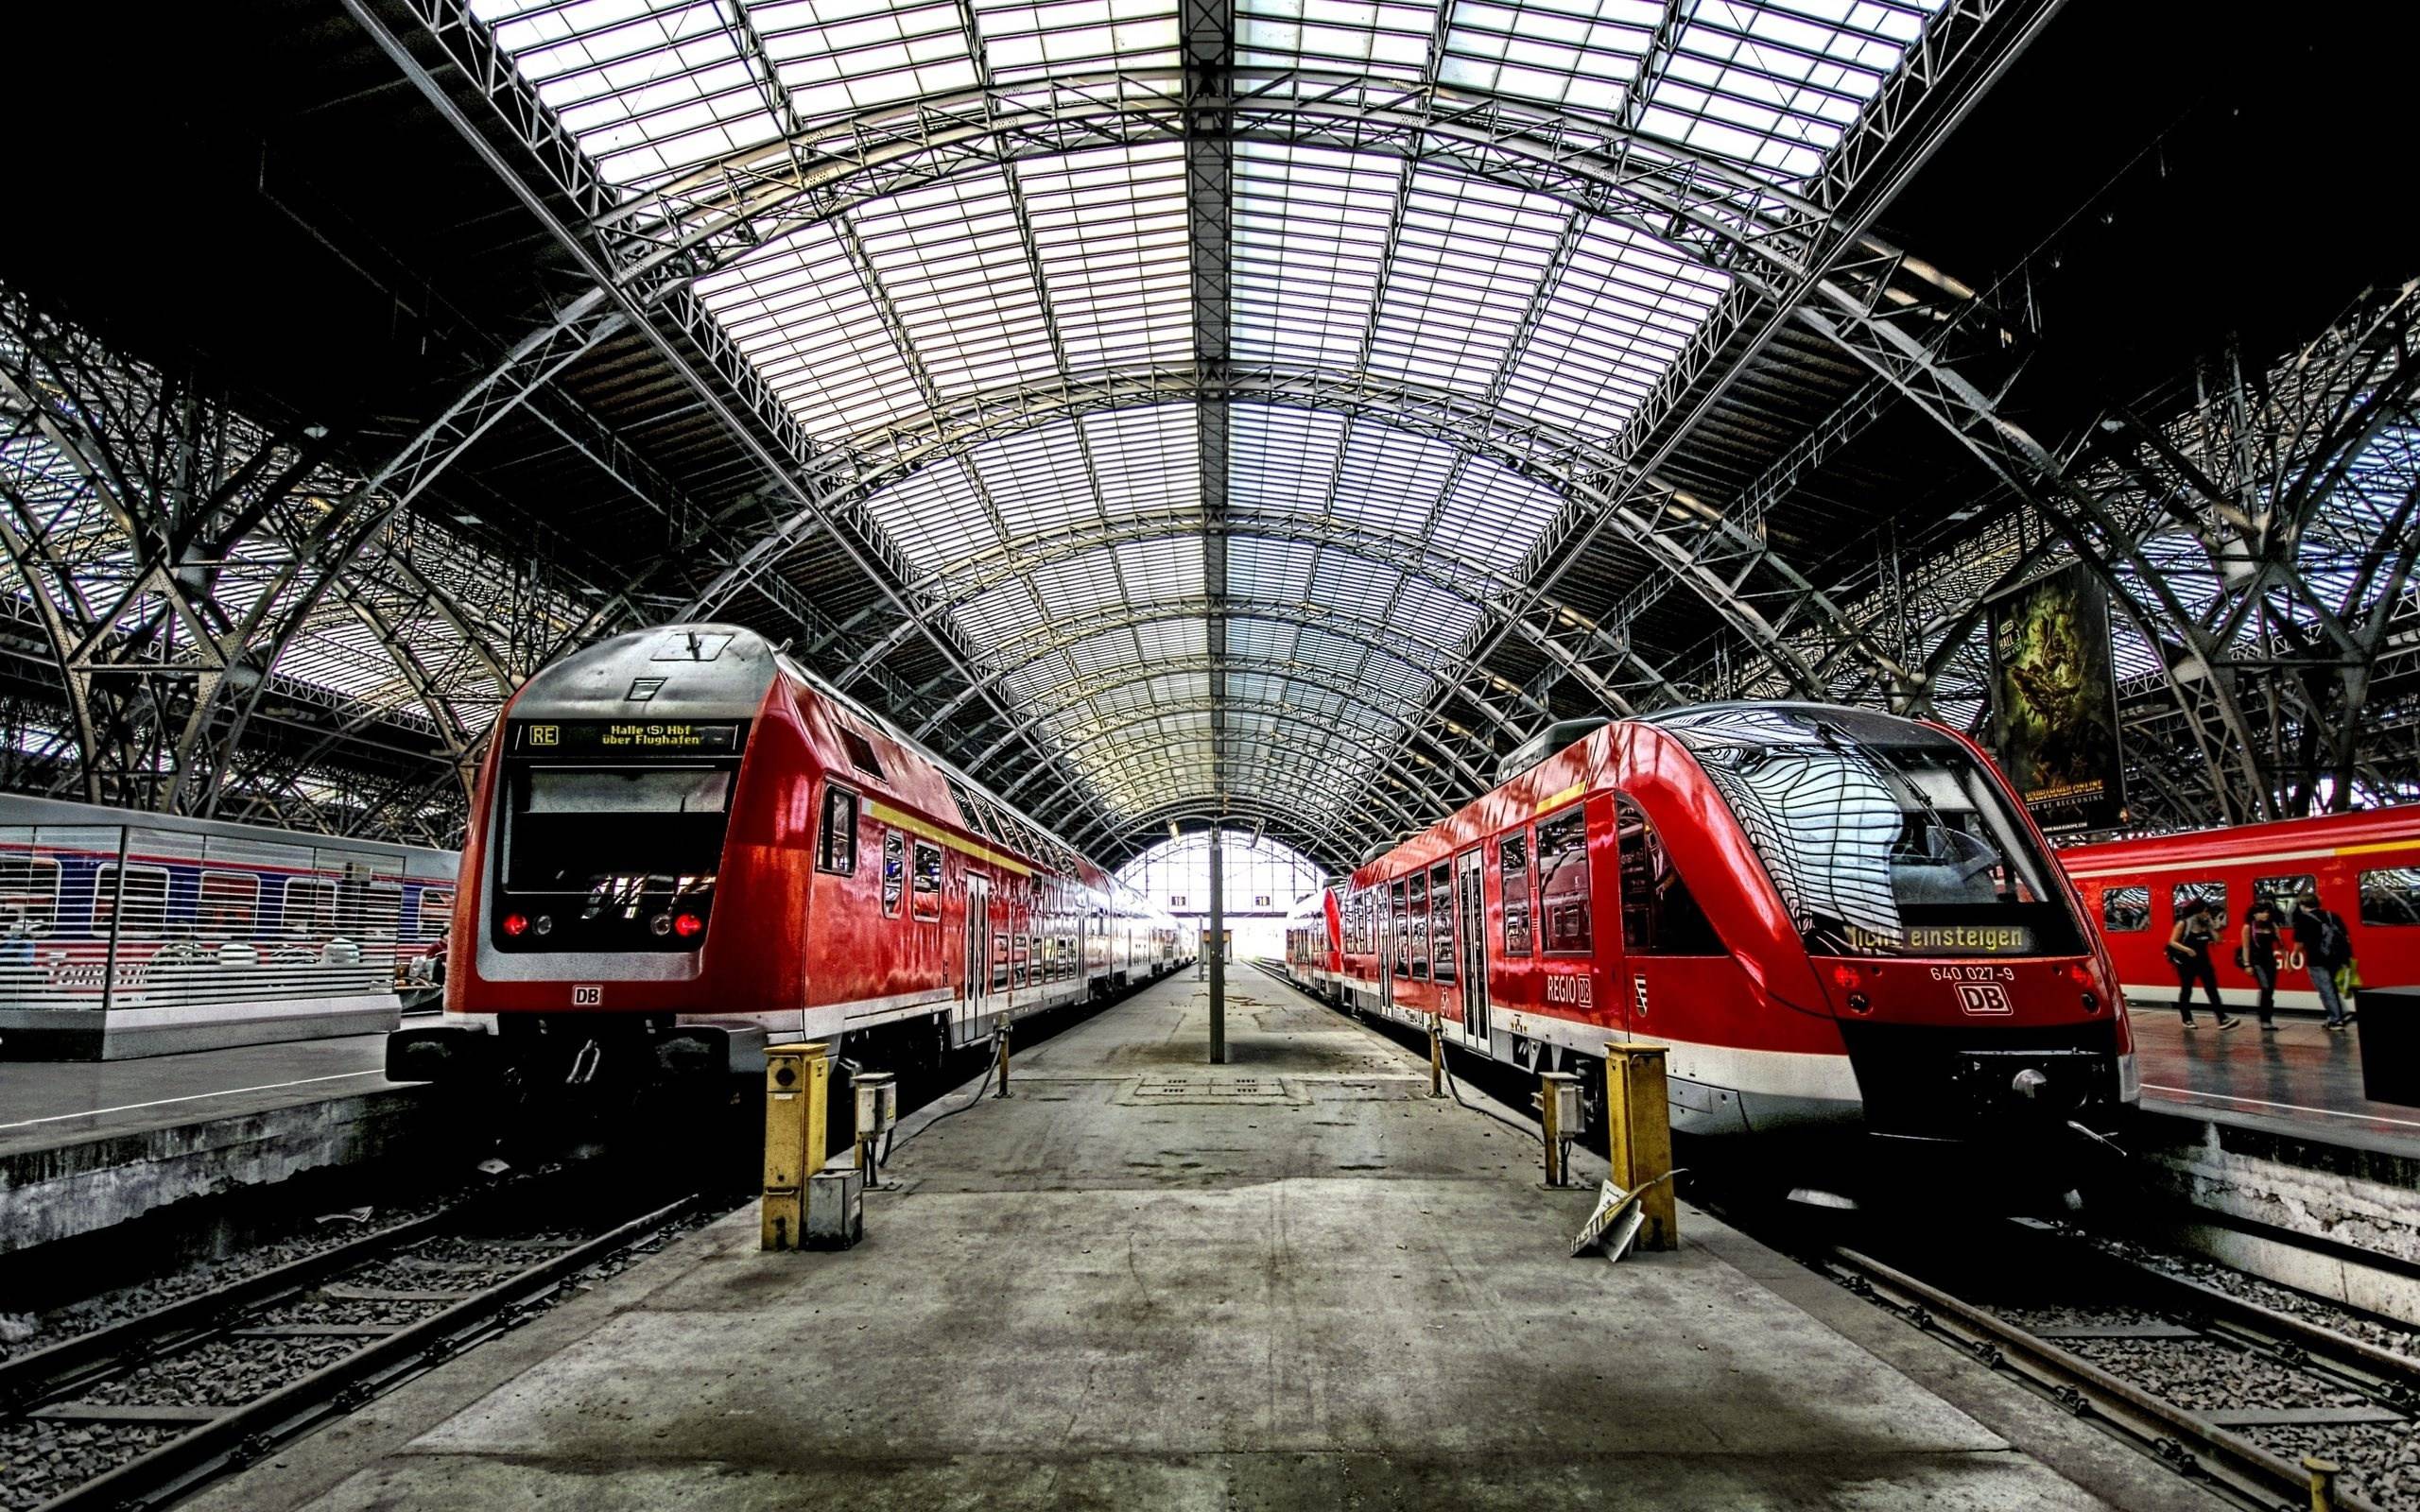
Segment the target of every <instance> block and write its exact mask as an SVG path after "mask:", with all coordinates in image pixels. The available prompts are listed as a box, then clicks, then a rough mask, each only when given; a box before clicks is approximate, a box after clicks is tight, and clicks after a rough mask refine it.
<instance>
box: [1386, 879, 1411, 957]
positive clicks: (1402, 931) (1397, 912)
mask: <svg viewBox="0 0 2420 1512" xmlns="http://www.w3.org/2000/svg"><path fill="white" fill-rule="evenodd" d="M1387 897H1388V900H1389V902H1390V905H1391V906H1392V908H1393V910H1394V940H1395V975H1397V976H1404V977H1408V976H1409V975H1411V918H1410V915H1409V912H1408V911H1407V909H1406V906H1405V903H1404V885H1403V884H1402V883H1400V882H1398V883H1395V884H1394V885H1392V886H1390V887H1389V888H1388V889H1387Z"/></svg>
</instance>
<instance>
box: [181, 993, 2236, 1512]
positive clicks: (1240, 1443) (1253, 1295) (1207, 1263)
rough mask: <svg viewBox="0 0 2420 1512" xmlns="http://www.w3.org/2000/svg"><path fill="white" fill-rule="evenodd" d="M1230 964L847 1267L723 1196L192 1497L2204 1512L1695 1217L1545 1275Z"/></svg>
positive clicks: (1462, 1167)
mask: <svg viewBox="0 0 2420 1512" xmlns="http://www.w3.org/2000/svg"><path fill="white" fill-rule="evenodd" d="M1238 978H1239V980H1238V982H1237V983H1236V991H1235V992H1234V995H1233V998H1232V1000H1231V1001H1232V1007H1231V1010H1230V1014H1229V1034H1230V1044H1231V1047H1232V1050H1233V1062H1232V1063H1231V1064H1230V1065H1227V1066H1225V1067H1221V1068H1212V1067H1208V1066H1205V1065H1203V1064H1202V1063H1201V1059H1202V1051H1203V1047H1204V1046H1205V1044H1206V1034H1205V1022H1206V1005H1205V1004H1204V1002H1203V1001H1202V999H1201V988H1200V986H1199V985H1198V984H1197V983H1196V982H1195V981H1194V980H1193V979H1192V978H1191V977H1190V976H1179V977H1177V978H1174V979H1171V980H1170V981H1168V982H1166V983H1162V984H1160V985H1159V986H1157V987H1154V988H1150V989H1147V990H1145V991H1144V992H1142V993H1139V994H1137V995H1136V996H1135V997H1134V998H1132V999H1130V1000H1129V1001H1128V1002H1126V1003H1124V1004H1122V1005H1118V1006H1117V1007H1115V1008H1113V1009H1111V1010H1109V1011H1108V1012H1106V1013H1104V1014H1102V1015H1101V1016H1099V1017H1098V1018H1097V1019H1095V1020H1093V1021H1091V1022H1087V1023H1085V1024H1082V1025H1080V1026H1078V1027H1076V1028H1074V1029H1072V1030H1069V1031H1068V1032H1066V1033H1065V1034H1063V1035H1062V1036H1060V1037H1059V1038H1058V1039H1056V1040H1051V1041H1049V1042H1048V1043H1047V1044H1045V1045H1043V1046H1041V1047H1039V1048H1038V1049H1034V1050H1031V1051H1029V1052H1026V1053H1022V1054H1020V1055H1019V1056H1018V1057H1017V1058H1016V1061H1015V1065H1014V1070H1013V1074H1012V1089H1013V1091H1014V1095H1013V1096H1012V1097H1011V1098H1010V1099H1008V1100H1005V1101H994V1100H989V1099H986V1100H984V1101H982V1102H980V1103H977V1104H975V1105H973V1106H972V1107H970V1108H969V1109H968V1110H967V1111H966V1112H964V1113H962V1114H959V1115H957V1116H953V1117H948V1118H946V1119H945V1120H943V1121H942V1122H939V1123H935V1122H933V1120H934V1119H935V1118H936V1117H937V1116H939V1115H941V1114H942V1113H943V1112H944V1111H945V1110H946V1109H947V1108H950V1107H953V1106H956V1101H955V1100H947V1099H945V1100H943V1101H942V1102H941V1103H938V1104H935V1105H933V1106H932V1107H931V1108H927V1109H925V1110H924V1111H923V1112H922V1113H920V1114H919V1115H918V1117H917V1118H916V1119H915V1120H912V1121H911V1122H910V1124H909V1125H908V1127H907V1128H906V1129H904V1130H903V1136H904V1139H905V1143H903V1144H902V1145H901V1147H900V1149H899V1151H898V1156H897V1159H896V1161H895V1163H894V1165H893V1167H892V1175H893V1177H895V1179H896V1181H897V1187H896V1189H895V1190H891V1191H887V1192H883V1193H880V1194H874V1195H873V1196H872V1197H871V1198H870V1200H869V1203H868V1211H867V1237H866V1240H865V1242H864V1243H863V1244H862V1245H860V1246H858V1247H856V1249H854V1250H850V1251H847V1252H845V1253H839V1254H808V1255H766V1254H761V1253H759V1252H758V1250H757V1248H756V1233H757V1218H756V1213H755V1211H754V1209H753V1208H752V1207H751V1208H749V1209H746V1210H743V1211H738V1212H735V1213H733V1214H732V1215H730V1216H729V1217H727V1218H725V1219H724V1220H722V1221H720V1222H718V1223H717V1224H715V1225H713V1226H711V1227H709V1228H707V1229H702V1230H700V1231H699V1232H697V1233H695V1234H692V1235H690V1236H688V1237H687V1238H685V1239H683V1240H682V1241H680V1242H678V1243H676V1244H675V1245H673V1246H668V1247H667V1248H666V1250H665V1251H664V1252H663V1253H662V1254H661V1255H659V1256H657V1257H656V1258H654V1259H652V1260H650V1261H648V1262H646V1263H642V1264H639V1265H637V1266H634V1267H632V1268H631V1269H630V1270H628V1271H626V1272H624V1273H623V1274H621V1275H620V1276H617V1277H615V1278H613V1279H611V1280H607V1281H604V1282H602V1283H600V1284H599V1285H598V1286H597V1287H596V1289H595V1290H594V1291H593V1292H591V1293H590V1294H589V1295H587V1296H585V1297H579V1298H577V1299H575V1300H573V1301H571V1302H569V1303H567V1304H565V1305H563V1306H562V1307H560V1308H558V1309H556V1310H555V1311H553V1312H552V1313H549V1314H546V1315H545V1316H544V1317H543V1318H541V1319H539V1320H537V1321H536V1322H533V1323H532V1324H530V1325H528V1326H527V1327H525V1328H524V1329H522V1330H520V1331H518V1332H514V1333H512V1334H510V1335H507V1336H505V1337H504V1338H502V1339H499V1340H497V1341H495V1342H493V1343H492V1344H490V1345H488V1346H486V1347H484V1348H482V1349H477V1350H474V1351H472V1352H470V1353H469V1354H466V1355H464V1356H463V1357H461V1358H460V1359H458V1360H455V1361H452V1362H449V1363H448V1364H446V1365H444V1366H441V1367H439V1368H438V1369H436V1370H434V1371H432V1372H430V1373H429V1374H428V1375H426V1376H423V1377H422V1378H421V1379H419V1380H418V1381H415V1382H413V1383H410V1384H408V1385H406V1386H405V1387H403V1388H401V1389H400V1390H398V1391H396V1392H395V1393H393V1394H391V1395H389V1396H388V1397H386V1398H383V1399H381V1400H379V1401H377V1402H375V1403H373V1404H372V1406H371V1407H370V1408H369V1409H368V1410H367V1411H365V1412H363V1413H361V1414H359V1415H356V1416H354V1417H351V1418H348V1419H346V1420H345V1421H343V1422H342V1423H341V1424H338V1425H337V1426H334V1427H331V1428H330V1429H329V1430H327V1431H325V1432H323V1433H321V1434H320V1435H316V1436H314V1437H312V1438H309V1439H306V1440H303V1441H302V1442H300V1443H298V1444H295V1445H293V1446H290V1447H289V1448H288V1449H287V1450H286V1451H285V1452H284V1453H282V1454H281V1455H279V1456H277V1457H276V1458H275V1459H273V1460H270V1461H266V1462H264V1463H262V1464H260V1465H258V1466H256V1467H254V1468H253V1469H251V1470H250V1471H248V1472H247V1473H246V1474H244V1475H243V1476H241V1477H239V1478H236V1479H234V1480H232V1481H229V1482H227V1483H224V1484H222V1485H220V1486H217V1487H216V1488H215V1489H213V1490H211V1491H209V1492H206V1493H204V1494H203V1495H202V1496H201V1497H200V1498H199V1499H197V1500H196V1501H195V1502H193V1503H189V1504H190V1505H191V1506H193V1507H196V1508H199V1509H207V1512H233V1509H238V1508H240V1509H245V1512H261V1509H269V1508H296V1507H309V1508H314V1509H327V1512H333V1509H353V1508H361V1509H368V1508H395V1507H456V1506H491V1505H508V1504H509V1505H513V1506H521V1507H538V1508H558V1507H559V1508H563V1509H565V1512H569V1509H572V1508H580V1509H594V1512H614V1509H621V1508H631V1509H638V1508H648V1509H656V1508H759V1507H762V1508H772V1507H795V1506H808V1505H814V1506H833V1507H850V1508H858V1509H864V1508H901V1509H906V1508H914V1509H916V1512H930V1509H932V1508H936V1507H974V1506H982V1507H1037V1508H1038V1507H1063V1506H1104V1507H1107V1506H1116V1507H1120V1508H1130V1507H1147V1508H1157V1507H1199V1508H1205V1509H1208V1508H1220V1509H1229V1508H1240V1507H1296V1506H1315V1507H1320V1508H1323V1509H1327V1508H1360V1507H1394V1506H1438V1507H1504V1508H1514V1507H1518V1508H1522V1509H1525V1512H1527V1509H1534V1508H1537V1507H1540V1506H1635V1507H1668V1506H1718V1507H1772V1508H1780V1507H1856V1508H1860V1509H1883V1508H1899V1507H1909V1508H1913V1507H1919V1506H1922V1507H1929V1508H1983V1507H2005V1506H2016V1505H2024V1506H2029V1507H2044V1508H2083V1507H2099V1506H2123V1507H2132V1508H2178V1509H2183V1508H2206V1507H2209V1506H2211V1505H2213V1504H2214V1503H2210V1502H2208V1501H2206V1500H2205V1499H2204V1497H2203V1496H2202V1494H2201V1493H2199V1492H2198V1491H2196V1490H2194V1489H2193V1488H2192V1487H2190V1486H2187V1484H2186V1483H2184V1482H2182V1481H2179V1480H2177V1479H2176V1478H2175V1477H2173V1476H2172V1475H2170V1474H2169V1472H2168V1471H2166V1470H2164V1469H2160V1468H2158V1467H2157V1466H2155V1465H2153V1464H2152V1462H2151V1461H2150V1460H2148V1459H2146V1458H2145V1457H2143V1456H2141V1455H2139V1454H2137V1453H2135V1452H2133V1451H2131V1450H2128V1449H2126V1448H2124V1447H2122V1446H2119V1445H2118V1444H2116V1443H2114V1442H2112V1441H2110V1440H2108V1439H2106V1438H2104V1437H2102V1436H2101V1435H2099V1434H2097V1433H2095V1432H2094V1431H2093V1430H2091V1429H2089V1428H2088V1427H2085V1426H2083V1425H2082V1424H2081V1423H2079V1422H2077V1421H2076V1420H2074V1419H2072V1418H2070V1417H2067V1416H2066V1414H2065V1413H2064V1412H2062V1411H2060V1410H2059V1409H2057V1408H2055V1407H2053V1406H2051V1405H2050V1404H2048V1403H2047V1402H2045V1401H2042V1400H2039V1399H2037V1398H2035V1397H2033V1396H2031V1395H2030V1394H2029V1393H2027V1392H2026V1391H2024V1390H2023V1389H2022V1388H2020V1387H2018V1386H2016V1385H2014V1384H2013V1383H2009V1382H2007V1381H2004V1380H2002V1379H2000V1378H1998V1377H1997V1376H1994V1375H1993V1374H1992V1373H1990V1372H1989V1371H1987V1370H1985V1369H1984V1368H1983V1367H1982V1366H1979V1364H1977V1363H1975V1362H1973V1361H1972V1360H1969V1359H1968V1358H1966V1357H1965V1356H1964V1355H1962V1354H1960V1353H1958V1352H1957V1351H1954V1350H1951V1349H1947V1348H1945V1347H1943V1346H1941V1345H1939V1344H1936V1343H1934V1342H1932V1341H1930V1340H1929V1339H1927V1338H1926V1337H1925V1336H1924V1335H1921V1334H1919V1333H1917V1332H1914V1331H1912V1330H1910V1329H1909V1328H1907V1327H1906V1326H1905V1325H1903V1324H1901V1323H1899V1322H1897V1321H1896V1320H1895V1319H1893V1318H1891V1317H1889V1316H1887V1315H1885V1314H1881V1313H1879V1312H1877V1311H1876V1310H1875V1309H1873V1308H1871V1307H1868V1306H1867V1305H1866V1304H1864V1303H1861V1302H1858V1301H1857V1300H1856V1299H1855V1298H1853V1297H1850V1296H1848V1294H1846V1293H1845V1292H1842V1291H1841V1290H1840V1289H1838V1288H1837V1287H1835V1286H1833V1285H1831V1283H1829V1282H1828V1281H1824V1280H1821V1279H1819V1278H1817V1277H1815V1276H1814V1275H1812V1274H1811V1273H1810V1272H1808V1271H1806V1269H1804V1268H1803V1267H1801V1266H1799V1265H1797V1264H1795V1263H1790V1262H1789V1261H1786V1260H1784V1259H1782V1258H1780V1257H1778V1256H1776V1255H1774V1254H1773V1253H1772V1252H1771V1251H1769V1250H1766V1249H1764V1248H1763V1247H1761V1246H1757V1245H1755V1244H1754V1243H1752V1242H1750V1241H1748V1240H1746V1239H1744V1238H1743V1237H1741V1236H1740V1235H1738V1234H1737V1233H1736V1232H1734V1231H1732V1230H1729V1229H1724V1228H1722V1227H1721V1226H1720V1225H1718V1224H1716V1223H1714V1222H1713V1221H1712V1220H1710V1219H1708V1218H1706V1217H1705V1216H1703V1214H1700V1213H1696V1212H1693V1211H1684V1214H1683V1225H1684V1230H1685V1243H1684V1247H1683V1248H1682V1249H1681V1250H1680V1251H1679V1252H1678V1253H1676V1254H1667V1255H1654V1256H1642V1257H1638V1258H1636V1259H1634V1260H1633V1261H1629V1262H1625V1263H1622V1264H1621V1265H1618V1266H1614V1265H1608V1264H1607V1263H1605V1262H1604V1261H1603V1260H1602V1259H1599V1258H1594V1257H1591V1258H1587V1259H1581V1260H1574V1259H1571V1258H1569V1256H1568V1253H1567V1250H1568V1246H1569V1243H1570V1239H1571V1236H1572V1234H1573V1233H1574V1231H1575V1230H1576V1229H1578V1228H1579V1226H1580V1224H1581V1222H1582V1219H1583V1218H1584V1217H1585V1216H1586V1214H1587V1212H1588V1211H1589V1207H1590V1203H1591V1198H1590V1196H1589V1195H1588V1194H1585V1193H1580V1192H1554V1193H1549V1192H1547V1191H1544V1190H1542V1189H1541V1188H1540V1187H1539V1186H1538V1185H1537V1175H1536V1167H1535V1146H1534V1145H1533V1144H1532V1143H1530V1141H1529V1140H1527V1139H1526V1138H1524V1137H1523V1136H1522V1135H1520V1134H1519V1133H1517V1132H1515V1131H1513V1130H1512V1129H1509V1128H1507V1127H1505V1126H1503V1125H1501V1124H1498V1123H1495V1122H1494V1121H1492V1120H1490V1119H1488V1118H1486V1117H1484V1116H1482V1115H1481V1114H1479V1113H1477V1112H1473V1111H1467V1110H1464V1109H1462V1108H1457V1107H1456V1106H1455V1105H1454V1104H1453V1103H1452V1102H1449V1101H1448V1102H1436V1101H1430V1100H1429V1099H1427V1098H1426V1095H1425V1093H1426V1076H1425V1068H1424V1066H1423V1064H1422V1063H1421V1062H1420V1061H1419V1060H1417V1059H1416V1058H1415V1057H1413V1056H1411V1055H1410V1054H1409V1052H1407V1051H1405V1050H1403V1049H1402V1048H1401V1047H1399V1046H1397V1045H1395V1044H1394V1043H1393V1042H1392V1041H1390V1040H1385V1039H1383V1038H1380V1037H1378V1036H1376V1035H1374V1034H1373V1033H1372V1032H1370V1031H1368V1030H1366V1029H1364V1028H1362V1027H1360V1026H1359V1025H1357V1024H1355V1023H1353V1022H1350V1021H1348V1020H1346V1019H1344V1018H1342V1017H1340V1016H1339V1015H1336V1014H1334V1013H1332V1012H1330V1011H1328V1010H1326V1009H1324V1008H1322V1007H1320V1006H1318V1005H1314V1004H1312V1003H1310V1002H1309V1001H1308V1000H1306V999H1303V998H1301V997H1299V996H1297V995H1296V994H1294V993H1292V992H1291V991H1289V990H1288V989H1287V988H1283V987H1281V986H1279V985H1278V984H1277V983H1275V982H1274V981H1272V980H1270V979H1267V978H1264V977H1260V976H1258V975H1257V974H1255V973H1252V972H1248V971H1239V972H1238Z"/></svg>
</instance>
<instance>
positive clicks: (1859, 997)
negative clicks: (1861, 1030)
mask: <svg viewBox="0 0 2420 1512" xmlns="http://www.w3.org/2000/svg"><path fill="white" fill-rule="evenodd" d="M1849 1011H1850V1012H1851V1013H1872V1012H1873V1011H1874V1000H1873V999H1872V998H1870V997H1867V996H1866V995H1865V994H1864V993H1862V992H1852V993H1850V994H1849Z"/></svg>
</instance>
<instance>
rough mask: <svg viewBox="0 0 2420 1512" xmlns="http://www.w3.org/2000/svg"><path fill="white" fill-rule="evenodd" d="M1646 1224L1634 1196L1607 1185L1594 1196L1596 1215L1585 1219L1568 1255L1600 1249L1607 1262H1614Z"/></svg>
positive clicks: (1642, 1211) (1645, 1215)
mask: <svg viewBox="0 0 2420 1512" xmlns="http://www.w3.org/2000/svg"><path fill="white" fill-rule="evenodd" d="M1646 1222H1647V1212H1646V1210H1645V1209H1643V1208H1641V1207H1640V1206H1639V1205H1638V1194H1637V1193H1635V1192H1625V1191H1623V1190H1622V1189H1621V1188H1620V1187H1617V1186H1616V1185H1614V1184H1613V1183H1612V1182H1611V1181H1607V1182H1605V1183H1604V1185H1603V1186H1602V1187H1601V1188H1600V1189H1599V1192H1598V1194H1597V1211H1595V1212H1592V1213H1590V1214H1589V1215H1588V1221H1587V1222H1586V1223H1585V1224H1582V1226H1581V1229H1580V1237H1579V1238H1578V1239H1576V1240H1574V1241H1572V1245H1571V1252H1572V1253H1573V1254H1574V1255H1584V1254H1586V1253H1588V1251H1590V1250H1591V1249H1596V1248H1599V1247H1602V1248H1603V1250H1604V1251H1605V1258H1606V1259H1607V1260H1609V1261H1618V1260H1620V1259H1621V1258H1622V1254H1623V1252H1624V1251H1626V1250H1628V1249H1629V1248H1630V1246H1631V1242H1632V1241H1633V1240H1634V1239H1636V1238H1637V1237H1638V1230H1639V1229H1641V1228H1642V1227H1643V1226H1644V1225H1645V1224H1646Z"/></svg>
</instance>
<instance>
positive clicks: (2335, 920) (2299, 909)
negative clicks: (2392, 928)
mask: <svg viewBox="0 0 2420 1512" xmlns="http://www.w3.org/2000/svg"><path fill="white" fill-rule="evenodd" d="M2294 943H2295V944H2296V945H2299V946H2301V947H2302V953H2303V965H2304V966H2306V967H2308V968H2309V970H2310V985H2311V987H2312V988H2314V989H2315V990H2317V991H2318V993H2319V1005H2320V1007H2321V1008H2322V1009H2324V1010H2325V1012H2326V1014H2327V1027H2328V1028H2329V1029H2331V1030H2335V1031H2340V1032H2341V1031H2342V1029H2343V1027H2344V1022H2345V1018H2344V999H2343V997H2342V994H2340V993H2339V992H2338V991H2337V990H2336V973H2337V972H2339V971H2342V970H2343V969H2344V968H2345V967H2346V966H2348V965H2350V964H2351V963H2352V960H2353V932H2352V931H2351V930H2349V929H2347V928H2345V927H2344V917H2343V916H2342V914H2339V913H2336V912H2335V911H2333V910H2332V909H2327V908H2323V907H2321V906H2320V904H2319V894H2318V893H2317V892H2316V891H2311V892H2306V893H2304V894H2303V897H2302V902H2300V903H2298V904H2297V905H2296V906H2295V908H2294Z"/></svg>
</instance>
